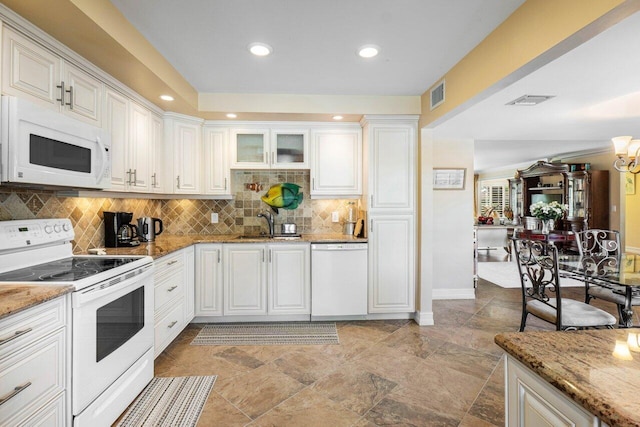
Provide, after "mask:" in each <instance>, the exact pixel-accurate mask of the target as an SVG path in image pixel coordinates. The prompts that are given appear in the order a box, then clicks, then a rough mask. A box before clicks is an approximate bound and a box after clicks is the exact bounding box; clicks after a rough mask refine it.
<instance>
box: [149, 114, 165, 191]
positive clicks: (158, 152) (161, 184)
mask: <svg viewBox="0 0 640 427" xmlns="http://www.w3.org/2000/svg"><path fill="white" fill-rule="evenodd" d="M149 142H150V147H149V148H150V152H151V164H150V165H149V168H150V172H151V176H150V179H151V191H152V192H154V193H166V192H167V178H168V173H167V168H165V167H164V164H165V163H164V155H165V152H164V122H163V121H162V118H161V117H159V116H157V115H155V114H151V135H150V138H149Z"/></svg>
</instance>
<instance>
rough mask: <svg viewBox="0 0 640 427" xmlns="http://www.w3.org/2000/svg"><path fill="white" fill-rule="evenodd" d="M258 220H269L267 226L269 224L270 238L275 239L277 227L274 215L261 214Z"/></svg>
mask: <svg viewBox="0 0 640 427" xmlns="http://www.w3.org/2000/svg"><path fill="white" fill-rule="evenodd" d="M258 218H264V219H266V220H267V224H269V237H273V234H274V230H275V225H274V223H273V222H274V221H273V214H272V213H271V212H267V211H264V212H260V213H259V214H258Z"/></svg>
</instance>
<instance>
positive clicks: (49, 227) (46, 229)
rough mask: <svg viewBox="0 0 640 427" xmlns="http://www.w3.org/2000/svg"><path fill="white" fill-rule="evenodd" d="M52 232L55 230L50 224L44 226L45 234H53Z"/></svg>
mask: <svg viewBox="0 0 640 427" xmlns="http://www.w3.org/2000/svg"><path fill="white" fill-rule="evenodd" d="M52 231H53V228H52V227H51V226H50V225H49V224H47V225H45V226H44V232H45V233H47V234H51V232H52Z"/></svg>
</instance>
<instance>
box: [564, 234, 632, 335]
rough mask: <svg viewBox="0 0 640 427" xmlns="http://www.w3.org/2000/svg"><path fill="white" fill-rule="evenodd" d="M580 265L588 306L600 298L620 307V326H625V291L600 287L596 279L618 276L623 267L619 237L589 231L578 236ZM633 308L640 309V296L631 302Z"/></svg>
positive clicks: (610, 286)
mask: <svg viewBox="0 0 640 427" xmlns="http://www.w3.org/2000/svg"><path fill="white" fill-rule="evenodd" d="M576 239H577V241H578V251H579V252H580V262H581V264H582V266H581V267H582V270H583V277H584V279H583V280H584V283H585V300H584V302H586V303H587V304H589V302H590V301H591V300H592V299H594V298H599V299H601V300H603V301H608V302H612V303H614V304H616V305H617V306H618V317H619V324H620V325H626V324H627V322H626V321H625V316H624V314H623V311H624V308H625V303H626V296H625V295H626V289H625V287H624V286H622V285H615V284H611V285H607V287H603V286H599V285H597V284H595V283H594V278H597V277H598V276H606V275H607V274H618V273H619V272H620V267H621V257H622V250H621V247H620V233H619V232H618V231H614V230H602V229H590V230H583V231H579V232H578V233H576ZM631 305H632V306H634V305H637V306H640V296H633V297H632V298H631Z"/></svg>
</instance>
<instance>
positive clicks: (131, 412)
mask: <svg viewBox="0 0 640 427" xmlns="http://www.w3.org/2000/svg"><path fill="white" fill-rule="evenodd" d="M216 378H217V376H216V375H213V376H204V377H166V378H163V377H155V378H153V380H151V382H150V383H149V385H147V387H146V388H145V389H144V390H142V393H140V395H139V396H138V397H137V398H136V400H135V401H134V402H133V403H132V404H131V406H129V409H128V410H127V411H126V412H125V414H124V415H123V416H122V418H121V421H120V422H119V423H118V424H116V426H117V427H142V426H145V427H146V426H153V427H165V426H166V427H173V426H180V427H194V426H195V425H196V424H197V422H198V418H200V413H201V412H202V408H203V407H204V404H205V402H206V401H207V398H208V397H209V393H210V392H211V389H212V388H213V384H214V383H215V382H216Z"/></svg>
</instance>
